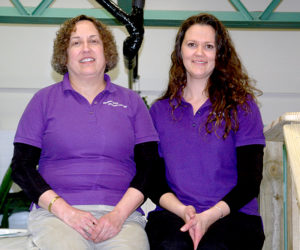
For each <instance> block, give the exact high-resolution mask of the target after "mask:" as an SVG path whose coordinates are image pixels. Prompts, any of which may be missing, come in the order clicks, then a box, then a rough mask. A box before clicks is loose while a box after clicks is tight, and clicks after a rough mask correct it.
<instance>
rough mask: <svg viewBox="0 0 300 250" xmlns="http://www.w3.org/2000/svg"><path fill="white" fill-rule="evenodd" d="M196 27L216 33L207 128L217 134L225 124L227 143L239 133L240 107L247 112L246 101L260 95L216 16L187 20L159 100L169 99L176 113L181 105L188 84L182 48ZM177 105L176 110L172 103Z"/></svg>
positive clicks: (177, 39) (180, 32)
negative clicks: (189, 30)
mask: <svg viewBox="0 0 300 250" xmlns="http://www.w3.org/2000/svg"><path fill="white" fill-rule="evenodd" d="M194 24H200V25H209V26H211V27H212V28H213V29H214V30H215V41H216V46H217V51H216V62H215V68H214V70H213V72H212V74H211V76H210V78H209V80H208V83H207V86H206V91H207V93H208V96H209V99H210V101H211V103H212V111H211V112H210V114H209V116H208V118H207V121H206V124H205V127H206V131H207V132H208V133H211V132H213V131H215V130H216V128H217V127H219V126H221V123H222V121H223V119H224V120H225V128H224V134H223V136H222V137H223V138H224V139H225V138H226V137H227V136H228V134H229V132H230V130H233V131H237V130H238V128H239V122H238V120H237V106H238V105H241V107H242V108H243V109H244V110H246V111H247V110H248V104H247V100H249V99H251V98H253V99H254V100H256V98H255V94H261V91H260V90H258V89H256V88H255V87H254V86H253V85H251V83H254V80H252V79H250V78H249V76H248V74H247V72H246V70H245V68H244V67H243V65H242V63H241V61H240V59H239V56H238V54H237V52H236V50H235V48H234V46H233V43H232V40H231V38H230V35H229V33H228V31H227V29H226V28H225V26H224V25H223V24H222V23H221V22H220V21H219V20H218V19H217V18H216V17H215V16H213V15H210V14H205V13H204V14H199V15H195V16H191V17H189V18H188V19H187V20H185V21H184V22H183V23H182V25H181V27H180V28H179V30H178V33H177V36H176V40H175V48H174V50H173V52H172V54H171V62H172V64H171V68H170V71H169V83H168V88H167V90H166V92H165V93H164V94H163V96H162V97H160V98H159V99H160V100H162V99H169V100H170V105H171V107H172V110H173V111H174V110H175V109H176V108H177V107H178V106H180V105H181V99H182V94H183V91H182V90H183V89H184V88H185V87H186V84H187V75H186V70H185V67H184V65H183V60H182V55H181V45H182V42H183V40H184V36H185V33H186V31H187V30H188V29H189V28H190V27H191V26H192V25H194ZM173 99H175V100H176V101H177V105H176V106H175V105H174V104H173V102H172V100H173Z"/></svg>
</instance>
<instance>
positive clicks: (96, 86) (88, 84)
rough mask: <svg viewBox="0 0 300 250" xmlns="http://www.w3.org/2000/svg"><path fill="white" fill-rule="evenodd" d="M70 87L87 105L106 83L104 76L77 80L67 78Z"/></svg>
mask: <svg viewBox="0 0 300 250" xmlns="http://www.w3.org/2000/svg"><path fill="white" fill-rule="evenodd" d="M69 79H70V83H71V86H72V87H73V89H74V90H75V91H77V92H78V93H79V94H81V95H82V96H84V97H85V98H86V99H87V100H88V101H89V103H92V102H93V100H94V98H95V97H96V96H97V95H98V94H99V93H100V92H102V91H103V90H104V89H105V86H106V82H105V81H104V76H103V77H102V78H99V77H88V78H86V77H85V78H77V77H71V76H69Z"/></svg>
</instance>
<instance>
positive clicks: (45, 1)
mask: <svg viewBox="0 0 300 250" xmlns="http://www.w3.org/2000/svg"><path fill="white" fill-rule="evenodd" d="M52 2H53V0H42V1H41V2H40V4H39V5H38V6H37V7H36V8H35V9H34V11H33V12H32V13H31V15H33V16H39V15H42V14H43V13H44V11H45V10H46V9H47V8H48V7H49V5H50V4H51V3H52Z"/></svg>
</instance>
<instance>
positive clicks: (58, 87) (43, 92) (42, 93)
mask: <svg viewBox="0 0 300 250" xmlns="http://www.w3.org/2000/svg"><path fill="white" fill-rule="evenodd" d="M58 91H62V82H57V83H54V84H52V85H49V86H47V87H44V88H42V89H40V90H38V91H37V92H36V93H35V96H36V97H40V98H44V97H46V96H49V95H51V94H57V92H58Z"/></svg>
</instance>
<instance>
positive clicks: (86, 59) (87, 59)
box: [79, 57, 95, 63]
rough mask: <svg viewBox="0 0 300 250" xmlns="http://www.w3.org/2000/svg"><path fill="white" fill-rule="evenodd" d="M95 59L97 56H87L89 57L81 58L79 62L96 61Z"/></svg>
mask: <svg viewBox="0 0 300 250" xmlns="http://www.w3.org/2000/svg"><path fill="white" fill-rule="evenodd" d="M94 61H95V58H92V57H87V58H83V59H81V60H80V61H79V62H81V63H85V62H94Z"/></svg>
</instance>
